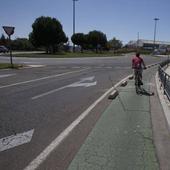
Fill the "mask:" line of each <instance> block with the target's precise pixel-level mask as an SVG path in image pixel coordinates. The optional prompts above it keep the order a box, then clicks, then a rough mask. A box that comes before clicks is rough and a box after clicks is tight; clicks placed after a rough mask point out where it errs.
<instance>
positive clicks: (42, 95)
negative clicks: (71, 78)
mask: <svg viewBox="0 0 170 170" xmlns="http://www.w3.org/2000/svg"><path fill="white" fill-rule="evenodd" d="M67 87H68V86H63V87H60V88H58V89H54V90H51V91H48V92H46V93H42V94H40V95H37V96H34V97H32V98H31V99H32V100H36V99H38V98H41V97H44V96H47V95H49V94H52V93H55V92H57V91H60V90H63V89H65V88H67Z"/></svg>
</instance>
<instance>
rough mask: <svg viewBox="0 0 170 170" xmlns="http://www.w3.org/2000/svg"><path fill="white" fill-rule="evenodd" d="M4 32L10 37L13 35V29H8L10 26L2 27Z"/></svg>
mask: <svg viewBox="0 0 170 170" xmlns="http://www.w3.org/2000/svg"><path fill="white" fill-rule="evenodd" d="M3 29H4V31H5V32H6V34H7V35H8V36H10V35H12V34H13V33H14V29H15V27H10V26H3Z"/></svg>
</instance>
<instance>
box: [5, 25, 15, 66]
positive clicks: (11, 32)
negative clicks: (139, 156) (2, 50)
mask: <svg viewBox="0 0 170 170" xmlns="http://www.w3.org/2000/svg"><path fill="white" fill-rule="evenodd" d="M3 29H4V31H5V32H6V34H7V35H8V37H9V41H10V49H9V50H10V61H11V67H12V68H13V62H12V49H11V35H12V34H13V33H14V29H15V27H11V26H3Z"/></svg>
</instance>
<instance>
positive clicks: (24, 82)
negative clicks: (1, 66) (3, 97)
mask: <svg viewBox="0 0 170 170" xmlns="http://www.w3.org/2000/svg"><path fill="white" fill-rule="evenodd" d="M88 69H89V68H85V69H82V70H78V71H71V72H67V73H61V74H56V75H51V76H47V77H42V78H39V79H33V80H28V81H23V82H19V83H13V84H9V85H5V86H0V89H2V88H7V87H13V86H17V85H21V84H27V83H32V82H36V81H40V80H46V79H50V78H55V77H60V76H64V75H67V74H72V73H78V72H82V71H85V70H88Z"/></svg>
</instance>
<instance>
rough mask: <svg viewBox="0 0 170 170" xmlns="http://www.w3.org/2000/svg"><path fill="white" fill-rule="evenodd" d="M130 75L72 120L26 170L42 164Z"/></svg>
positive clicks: (32, 169)
mask: <svg viewBox="0 0 170 170" xmlns="http://www.w3.org/2000/svg"><path fill="white" fill-rule="evenodd" d="M128 77H129V76H127V77H126V78H124V79H123V80H122V81H120V82H119V83H117V84H116V85H115V86H114V87H112V88H110V89H109V90H108V91H107V92H106V93H104V94H103V95H102V96H101V97H100V98H99V99H97V100H96V101H95V102H94V103H93V104H92V105H91V106H90V107H89V108H87V109H86V110H85V111H84V112H83V113H82V114H81V115H80V116H79V117H78V118H77V119H76V120H75V121H74V122H72V123H71V124H70V125H69V126H68V127H67V128H66V129H65V130H64V131H63V132H62V133H60V135H59V136H58V137H57V138H56V139H54V140H53V141H52V142H51V144H50V145H48V146H47V147H46V148H45V149H44V150H43V151H42V152H41V153H40V154H39V155H38V156H37V157H36V158H35V159H34V160H33V161H32V162H30V164H29V165H28V166H27V167H26V168H24V170H35V169H37V168H38V167H39V166H40V164H42V163H43V162H44V161H45V160H46V159H47V157H48V156H49V155H50V154H51V153H52V151H53V150H55V149H56V148H57V147H58V146H59V145H60V143H61V142H62V141H63V140H64V139H65V138H66V137H67V136H68V135H69V134H70V132H71V131H72V130H73V129H74V128H75V127H76V126H77V125H78V124H79V123H80V122H81V121H82V120H83V119H84V118H85V117H86V116H87V115H88V114H89V113H90V112H91V111H92V109H94V107H96V105H97V104H99V103H100V102H101V101H102V100H103V99H104V98H105V97H106V96H107V95H108V94H109V93H110V92H111V91H112V90H114V89H115V88H116V87H117V86H119V85H120V84H121V83H122V82H123V81H125V80H127V79H128Z"/></svg>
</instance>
